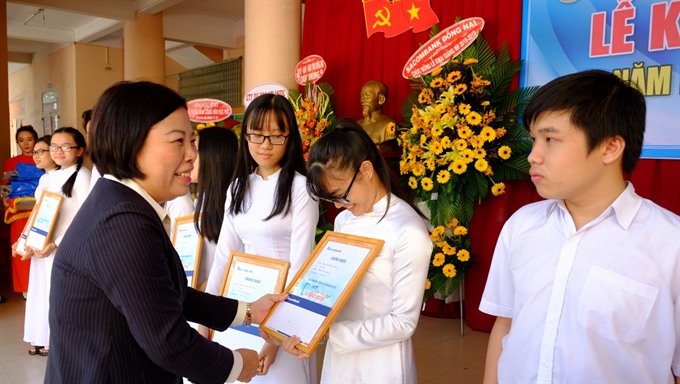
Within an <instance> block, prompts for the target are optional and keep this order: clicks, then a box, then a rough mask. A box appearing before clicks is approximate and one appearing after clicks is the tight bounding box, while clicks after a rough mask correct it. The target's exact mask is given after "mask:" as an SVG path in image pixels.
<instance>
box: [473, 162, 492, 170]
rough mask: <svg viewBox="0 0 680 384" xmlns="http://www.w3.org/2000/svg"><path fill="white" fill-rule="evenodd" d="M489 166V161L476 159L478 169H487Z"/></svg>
mask: <svg viewBox="0 0 680 384" xmlns="http://www.w3.org/2000/svg"><path fill="white" fill-rule="evenodd" d="M488 167H489V162H488V161H486V160H484V159H478V160H477V161H475V169H476V170H478V171H479V172H484V171H486V168H488Z"/></svg>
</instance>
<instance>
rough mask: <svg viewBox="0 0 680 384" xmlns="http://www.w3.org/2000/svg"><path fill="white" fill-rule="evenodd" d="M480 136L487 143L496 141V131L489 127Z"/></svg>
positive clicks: (483, 129)
mask: <svg viewBox="0 0 680 384" xmlns="http://www.w3.org/2000/svg"><path fill="white" fill-rule="evenodd" d="M479 136H480V137H481V138H482V139H484V140H486V141H493V140H494V139H496V131H495V130H494V129H493V128H491V127H489V126H488V125H487V126H486V127H484V128H482V131H481V132H480V133H479Z"/></svg>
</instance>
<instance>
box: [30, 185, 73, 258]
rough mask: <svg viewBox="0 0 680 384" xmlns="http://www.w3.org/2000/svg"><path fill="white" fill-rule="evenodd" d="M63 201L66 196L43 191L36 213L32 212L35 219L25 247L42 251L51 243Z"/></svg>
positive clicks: (32, 221)
mask: <svg viewBox="0 0 680 384" xmlns="http://www.w3.org/2000/svg"><path fill="white" fill-rule="evenodd" d="M63 201H64V196H63V195H61V194H59V193H55V192H50V191H46V190H43V191H42V194H41V195H40V201H39V202H38V204H37V205H36V206H35V207H34V210H35V212H36V213H35V214H33V212H31V215H32V216H33V217H32V219H31V224H30V226H29V228H28V230H27V231H28V233H27V234H26V243H25V247H28V248H31V249H33V250H34V251H42V250H43V249H45V247H46V246H47V244H49V243H50V240H51V238H52V232H53V231H54V226H55V225H56V222H57V218H58V217H59V210H60V209H61V203H62V202H63Z"/></svg>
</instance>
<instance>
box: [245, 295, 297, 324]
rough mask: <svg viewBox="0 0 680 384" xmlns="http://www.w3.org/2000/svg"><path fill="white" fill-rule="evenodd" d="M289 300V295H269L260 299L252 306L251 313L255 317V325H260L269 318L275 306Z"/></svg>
mask: <svg viewBox="0 0 680 384" xmlns="http://www.w3.org/2000/svg"><path fill="white" fill-rule="evenodd" d="M287 298H288V294H286V293H279V294H268V295H264V296H262V297H260V298H259V299H257V300H256V301H254V302H252V303H251V304H250V311H251V314H252V316H253V323H255V324H260V323H262V321H263V320H264V318H265V317H267V314H268V313H269V310H270V309H272V307H273V306H274V304H276V303H278V302H280V301H284V300H286V299H287Z"/></svg>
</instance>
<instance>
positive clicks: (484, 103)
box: [482, 100, 491, 107]
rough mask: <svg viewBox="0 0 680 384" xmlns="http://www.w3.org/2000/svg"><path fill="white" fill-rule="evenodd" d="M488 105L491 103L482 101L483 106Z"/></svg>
mask: <svg viewBox="0 0 680 384" xmlns="http://www.w3.org/2000/svg"><path fill="white" fill-rule="evenodd" d="M489 105H491V103H490V102H489V101H488V100H485V101H482V106H483V107H488V106H489Z"/></svg>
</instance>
